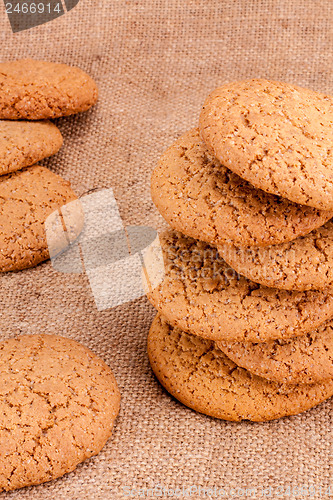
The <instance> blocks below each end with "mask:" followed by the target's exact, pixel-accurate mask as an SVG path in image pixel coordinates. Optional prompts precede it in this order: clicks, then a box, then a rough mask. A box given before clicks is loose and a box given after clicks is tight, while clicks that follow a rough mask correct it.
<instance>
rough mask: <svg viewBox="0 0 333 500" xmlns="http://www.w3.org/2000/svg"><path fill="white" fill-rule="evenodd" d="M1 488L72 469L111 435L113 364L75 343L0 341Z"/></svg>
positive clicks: (50, 338) (52, 338) (34, 338)
mask: <svg viewBox="0 0 333 500" xmlns="http://www.w3.org/2000/svg"><path fill="white" fill-rule="evenodd" d="M0 374H1V376H0V395H1V397H0V422H1V425H0V451H1V453H0V491H4V490H5V491H8V490H14V489H16V488H22V487H23V486H28V485H33V484H40V483H44V482H45V481H50V480H51V479H54V478H57V477H60V476H62V475H64V474H65V473H66V472H69V471H72V470H73V469H75V467H76V466H77V465H78V464H79V463H80V462H83V461H84V460H85V459H87V458H89V457H91V456H93V455H96V454H97V453H98V452H99V451H100V450H101V449H102V448H103V446H104V444H105V443H106V441H107V440H108V439H109V437H110V435H111V432H112V427H113V424H114V421H115V419H116V417H117V415H118V412H119V402H120V395H119V390H118V387H117V383H116V380H115V378H114V376H113V373H112V371H111V369H110V368H109V367H108V366H107V365H106V364H105V363H104V361H102V360H101V359H99V358H98V357H97V356H96V355H95V354H94V353H93V352H91V351H90V350H89V349H87V348H86V347H84V346H83V345H81V344H79V343H78V342H75V341H74V340H70V339H66V338H63V337H59V336H56V335H31V336H29V335H25V336H21V337H17V338H14V339H10V340H6V341H5V342H2V343H1V344H0Z"/></svg>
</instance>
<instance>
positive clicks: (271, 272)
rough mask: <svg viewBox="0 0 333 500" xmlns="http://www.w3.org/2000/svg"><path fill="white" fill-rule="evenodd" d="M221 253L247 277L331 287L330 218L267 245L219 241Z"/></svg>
mask: <svg viewBox="0 0 333 500" xmlns="http://www.w3.org/2000/svg"><path fill="white" fill-rule="evenodd" d="M218 251H219V254H220V255H221V257H222V258H223V259H224V260H225V261H226V262H227V263H228V264H229V265H230V266H232V267H233V268H234V269H235V270H236V271H237V272H239V273H241V274H242V275H244V276H246V277H247V278H248V279H251V280H253V281H255V282H256V283H261V284H262V285H265V286H269V287H276V288H280V289H283V290H299V291H305V290H327V289H328V288H333V222H332V221H329V222H327V223H326V224H325V225H324V226H322V227H320V228H318V229H315V230H313V231H312V232H311V233H310V234H308V235H306V236H302V237H300V238H297V239H296V240H293V241H291V242H288V243H283V244H281V245H273V246H269V247H265V248H263V247H236V246H234V245H219V246H218Z"/></svg>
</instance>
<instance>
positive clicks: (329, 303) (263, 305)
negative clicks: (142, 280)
mask: <svg viewBox="0 0 333 500" xmlns="http://www.w3.org/2000/svg"><path fill="white" fill-rule="evenodd" d="M160 243H161V247H162V250H163V260H164V269H165V274H164V277H163V281H162V282H160V284H159V285H157V286H155V288H154V285H151V286H150V290H147V296H148V299H149V300H150V302H151V303H152V304H153V306H154V307H156V309H157V310H158V311H159V312H160V313H161V314H162V315H163V316H164V317H165V318H166V319H167V321H168V322H169V323H170V324H172V325H173V326H176V327H178V328H180V329H182V330H184V331H187V332H189V333H193V334H195V335H198V336H200V337H203V338H208V339H211V340H216V341H218V340H228V341H248V342H266V341H268V340H271V339H277V338H282V339H287V338H291V337H295V336H301V335H304V334H305V333H307V332H309V331H311V330H314V329H315V328H317V327H318V326H320V325H321V324H322V323H324V322H325V321H326V320H327V319H329V318H331V317H332V316H333V292H332V291H331V292H330V291H307V292H291V291H286V290H278V289H275V288H267V287H264V286H262V285H258V284H257V283H254V282H253V281H250V280H248V279H246V278H244V277H243V276H241V275H238V274H237V273H236V272H235V271H234V270H233V269H232V268H230V266H229V265H228V264H226V262H225V261H224V260H223V259H222V258H221V257H220V256H219V254H218V252H217V249H216V248H213V247H210V246H209V245H208V244H207V243H203V242H200V241H197V240H194V239H192V238H187V237H185V236H183V235H182V234H181V233H177V232H175V231H166V232H164V233H163V234H161V235H160ZM158 258H159V253H158V254H157V256H156V259H158ZM151 259H154V256H152V257H151Z"/></svg>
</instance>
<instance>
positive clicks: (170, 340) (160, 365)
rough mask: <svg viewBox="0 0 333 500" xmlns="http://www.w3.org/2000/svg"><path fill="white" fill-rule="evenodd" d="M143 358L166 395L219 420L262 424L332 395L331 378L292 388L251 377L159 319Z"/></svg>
mask: <svg viewBox="0 0 333 500" xmlns="http://www.w3.org/2000/svg"><path fill="white" fill-rule="evenodd" d="M148 356H149V361H150V364H151V366H152V369H153V371H154V373H155V375H156V377H157V378H158V380H159V381H160V382H161V384H162V385H163V386H164V387H165V388H166V390H167V391H168V392H170V394H172V396H174V397H175V398H177V399H178V400H179V401H181V402H182V403H183V404H185V405H186V406H189V407H190V408H192V409H193V410H195V411H198V412H200V413H204V414H206V415H210V416H212V417H217V418H221V419H224V420H232V421H240V420H252V421H255V422H263V421H267V420H273V419H276V418H281V417H285V416H287V415H296V414H298V413H301V412H303V411H305V410H308V409H310V408H312V407H313V406H316V405H317V404H319V403H321V402H322V401H324V400H325V399H327V398H329V397H331V396H332V394H333V380H329V381H327V382H323V383H321V384H313V385H299V386H297V385H290V384H289V385H288V384H276V383H273V382H269V381H267V380H265V379H263V378H261V377H257V376H256V375H253V374H251V373H250V372H248V371H247V370H244V369H243V368H240V367H238V366H237V365H236V364H235V363H233V361H231V360H230V359H229V358H228V357H227V356H226V355H225V354H223V352H222V351H221V350H220V349H219V348H218V347H217V346H216V345H215V344H214V342H212V341H210V340H205V339H202V338H200V337H197V336H195V335H190V334H188V333H184V332H183V331H182V330H179V329H177V328H173V327H171V326H169V325H168V324H167V323H166V322H165V320H164V319H163V318H162V317H161V316H159V315H158V316H157V317H156V318H155V320H154V321H153V324H152V326H151V329H150V332H149V335H148Z"/></svg>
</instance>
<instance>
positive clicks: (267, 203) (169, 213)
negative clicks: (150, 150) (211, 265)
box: [151, 129, 333, 246]
mask: <svg viewBox="0 0 333 500" xmlns="http://www.w3.org/2000/svg"><path fill="white" fill-rule="evenodd" d="M151 193H152V199H153V201H154V203H155V205H156V206H157V208H158V210H159V211H160V213H161V215H162V216H163V217H164V219H166V220H167V222H168V223H169V224H170V225H171V226H172V227H173V228H174V229H176V230H177V231H181V232H182V233H184V234H186V235H187V236H191V237H192V238H197V239H200V240H202V241H206V242H208V243H210V244H213V245H219V244H223V243H225V242H227V243H235V244H238V245H260V246H261V245H274V244H277V243H282V242H285V241H290V240H293V239H295V238H297V236H300V235H304V234H307V233H309V232H310V231H311V230H312V229H314V228H316V227H319V226H322V225H323V224H324V223H325V222H326V221H327V220H329V218H330V217H331V216H332V215H333V212H328V211H319V210H317V209H314V208H310V207H306V206H304V205H297V204H295V203H292V202H290V201H288V200H285V199H282V198H280V197H278V196H274V195H270V194H267V193H265V192H264V191H261V190H258V189H255V188H254V187H253V186H251V184H249V183H248V182H246V181H244V180H243V179H241V178H240V177H239V176H238V175H236V174H234V173H233V172H231V171H230V170H228V169H227V168H226V167H224V166H223V165H221V163H220V162H219V161H218V160H216V159H215V158H213V157H212V155H211V154H210V153H209V152H208V150H207V147H206V146H205V144H204V142H203V141H202V139H201V138H200V136H199V132H198V129H194V130H191V131H189V132H187V133H185V134H184V135H183V136H182V137H180V139H178V140H177V141H176V142H175V143H174V144H173V145H172V146H171V147H170V148H169V149H168V150H167V151H166V152H165V153H164V154H163V155H162V157H161V159H160V161H159V164H158V166H157V168H156V169H155V170H154V172H153V175H152V180H151Z"/></svg>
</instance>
